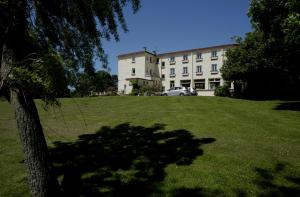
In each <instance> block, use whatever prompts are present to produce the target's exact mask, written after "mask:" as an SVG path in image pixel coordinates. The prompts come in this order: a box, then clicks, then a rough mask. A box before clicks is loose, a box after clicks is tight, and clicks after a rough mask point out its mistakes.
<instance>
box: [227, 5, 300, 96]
mask: <svg viewBox="0 0 300 197" xmlns="http://www.w3.org/2000/svg"><path fill="white" fill-rule="evenodd" d="M248 15H249V17H250V19H251V23H252V26H253V31H252V32H250V33H248V34H247V35H246V37H245V38H244V39H242V38H237V39H236V42H237V44H238V46H237V47H235V48H234V49H231V50H229V51H228V52H227V61H226V62H225V64H224V67H223V69H222V74H223V77H224V79H226V80H230V81H234V82H235V85H236V87H241V90H242V93H243V94H244V95H246V96H252V97H265V96H271V97H274V96H276V97H278V96H280V97H282V96H295V95H297V94H299V93H298V90H299V88H300V67H299V65H298V57H299V55H300V3H299V1H297V0H253V1H252V2H251V4H250V8H249V13H248ZM238 89H239V88H236V90H238ZM236 93H237V91H236Z"/></svg>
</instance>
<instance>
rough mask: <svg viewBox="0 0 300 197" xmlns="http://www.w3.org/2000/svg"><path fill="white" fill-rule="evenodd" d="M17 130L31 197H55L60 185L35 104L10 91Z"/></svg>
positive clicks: (18, 90) (18, 93)
mask: <svg viewBox="0 0 300 197" xmlns="http://www.w3.org/2000/svg"><path fill="white" fill-rule="evenodd" d="M10 93H11V103H12V105H13V107H14V111H15V116H16V121H17V127H18V132H19V136H20V139H21V144H22V148H23V152H24V156H25V163H26V166H27V174H28V182H29V185H30V188H31V195H32V196H38V197H42V196H57V195H58V194H59V185H58V182H57V180H56V177H55V176H54V174H53V173H51V169H52V165H51V163H50V159H49V154H48V148H47V144H46V140H45V137H44V133H43V129H42V126H41V124H40V120H39V116H38V111H37V109H36V106H35V103H34V100H33V99H32V98H31V97H30V96H28V95H26V94H25V93H24V92H22V90H20V89H14V88H11V90H10Z"/></svg>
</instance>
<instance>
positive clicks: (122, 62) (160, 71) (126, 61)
mask: <svg viewBox="0 0 300 197" xmlns="http://www.w3.org/2000/svg"><path fill="white" fill-rule="evenodd" d="M232 47H234V45H232V44H228V45H220V46H213V47H206V48H198V49H191V50H183V51H174V52H168V53H162V54H155V53H151V52H148V51H146V50H144V51H139V52H134V53H128V54H123V55H119V56H118V80H119V81H118V91H119V93H121V94H129V93H131V91H132V85H131V82H132V81H133V80H135V81H137V82H138V85H139V86H143V85H149V86H157V87H161V89H162V90H167V89H170V88H171V87H174V86H185V87H193V88H195V89H196V90H197V92H198V95H202V96H213V95H214V89H215V88H216V87H217V86H219V85H223V84H224V81H223V79H222V77H221V73H220V68H221V67H222V65H223V62H224V59H225V58H226V57H225V52H226V51H227V49H228V48H232Z"/></svg>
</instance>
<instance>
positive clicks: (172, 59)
mask: <svg viewBox="0 0 300 197" xmlns="http://www.w3.org/2000/svg"><path fill="white" fill-rule="evenodd" d="M175 63H176V62H175V57H174V56H171V57H170V64H171V65H172V64H175Z"/></svg>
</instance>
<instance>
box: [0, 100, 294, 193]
mask: <svg viewBox="0 0 300 197" xmlns="http://www.w3.org/2000/svg"><path fill="white" fill-rule="evenodd" d="M37 105H38V108H39V113H40V117H41V122H42V125H43V127H44V130H45V136H46V139H47V142H48V145H49V147H50V153H51V156H52V159H53V162H54V164H55V169H56V172H57V174H58V176H59V180H60V182H61V183H62V185H63V188H64V190H65V191H66V192H71V193H72V192H74V193H75V194H81V195H83V196H93V195H96V196H97V195H100V194H101V195H104V196H118V195H119V196H122V195H123V196H124V195H125V194H127V195H128V196H130V195H131V196H134V195H135V196H144V195H146V194H147V195H150V196H258V195H261V196H276V195H277V196H299V195H300V102H295V101H293V102H286V101H249V100H239V99H230V98H218V97H98V98H81V99H61V107H60V108H59V107H50V108H49V109H48V110H47V111H45V110H44V109H43V107H44V106H43V103H42V102H41V101H37ZM0 196H1V197H2V196H29V192H28V187H27V183H26V173H25V167H24V162H23V156H22V153H21V146H20V143H19V139H18V136H17V132H16V125H15V120H14V115H13V113H12V109H11V106H10V105H9V104H8V103H7V102H3V101H2V102H0Z"/></svg>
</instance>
